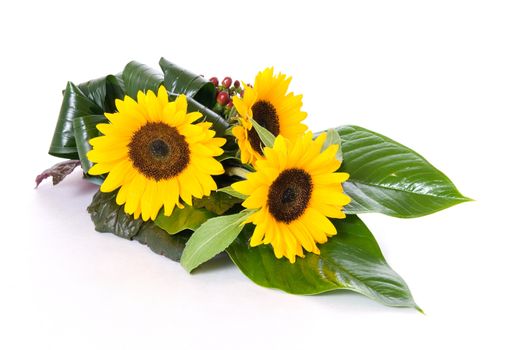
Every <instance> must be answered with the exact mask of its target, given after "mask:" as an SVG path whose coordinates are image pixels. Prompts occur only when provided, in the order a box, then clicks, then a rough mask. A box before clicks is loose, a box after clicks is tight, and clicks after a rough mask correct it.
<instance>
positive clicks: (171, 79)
mask: <svg viewBox="0 0 525 350" xmlns="http://www.w3.org/2000/svg"><path fill="white" fill-rule="evenodd" d="M159 65H160V67H161V69H162V71H163V72H164V86H165V87H166V89H167V90H168V91H169V92H170V93H172V94H184V95H186V96H189V97H191V98H193V99H194V100H195V101H197V102H199V103H201V104H202V105H203V106H205V107H207V108H210V109H211V108H212V107H213V106H214V105H215V86H214V85H213V84H212V83H211V82H209V81H208V80H206V79H204V78H203V77H202V76H200V75H197V74H194V73H192V72H190V71H188V70H186V69H183V68H181V67H179V66H177V65H176V64H174V63H172V62H170V61H168V60H167V59H165V58H164V57H162V58H161V59H160V62H159Z"/></svg>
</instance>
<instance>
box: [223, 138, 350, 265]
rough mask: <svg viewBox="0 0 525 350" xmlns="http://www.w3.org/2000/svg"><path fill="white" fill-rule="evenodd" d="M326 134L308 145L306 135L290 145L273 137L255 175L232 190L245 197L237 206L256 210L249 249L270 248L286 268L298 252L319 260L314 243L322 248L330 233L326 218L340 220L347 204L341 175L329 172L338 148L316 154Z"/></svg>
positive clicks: (332, 230) (344, 177)
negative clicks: (311, 254)
mask: <svg viewBox="0 0 525 350" xmlns="http://www.w3.org/2000/svg"><path fill="white" fill-rule="evenodd" d="M325 140H326V134H325V133H323V134H321V135H319V136H318V137H317V138H316V139H315V140H312V133H311V132H307V133H305V134H304V135H303V136H302V137H300V138H298V139H296V140H295V141H294V142H291V141H289V140H286V139H285V138H283V137H282V136H277V138H276V139H275V144H274V146H273V148H269V147H265V148H264V156H265V158H263V159H261V160H258V161H257V162H256V163H255V172H253V173H250V174H248V176H247V179H246V180H244V181H240V182H237V183H234V184H233V185H232V187H233V188H234V189H235V190H236V191H238V192H240V193H242V194H245V195H247V196H248V198H247V199H246V200H245V201H244V202H243V206H244V207H245V208H248V209H257V211H256V212H255V213H253V214H252V215H251V216H250V217H249V218H248V222H252V223H253V224H255V230H254V232H253V235H252V237H251V240H250V245H251V246H257V245H260V244H271V245H272V247H273V250H274V253H275V256H276V257H277V258H281V257H283V256H286V257H287V258H288V260H289V261H290V262H291V263H294V262H295V259H296V256H300V257H304V254H303V248H304V249H305V250H306V251H308V252H312V253H315V254H319V248H318V247H317V243H325V242H326V241H327V239H328V237H330V236H333V235H335V234H336V233H337V232H336V229H335V227H334V225H333V224H332V222H331V221H330V220H329V219H328V218H340V219H342V218H344V217H345V214H344V213H343V211H342V207H343V206H344V205H346V204H348V203H349V202H350V198H349V197H348V196H347V195H346V194H344V193H343V188H342V185H341V183H343V182H344V181H346V180H347V179H348V177H349V175H348V174H347V173H342V172H339V173H338V172H335V171H336V170H337V169H339V167H340V165H341V162H340V161H339V160H337V159H336V152H337V149H338V145H330V146H329V147H327V148H326V149H325V150H324V151H321V149H322V146H323V143H324V142H325Z"/></svg>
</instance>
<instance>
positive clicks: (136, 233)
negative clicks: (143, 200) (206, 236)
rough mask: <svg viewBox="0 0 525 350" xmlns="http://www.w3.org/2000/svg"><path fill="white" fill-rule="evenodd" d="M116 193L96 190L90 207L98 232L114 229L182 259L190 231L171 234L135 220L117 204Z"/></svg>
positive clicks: (151, 247) (159, 251)
mask: <svg viewBox="0 0 525 350" xmlns="http://www.w3.org/2000/svg"><path fill="white" fill-rule="evenodd" d="M116 195H117V192H116V191H115V192H111V193H103V192H100V191H99V192H97V193H96V194H95V196H94V197H93V201H92V202H91V204H90V205H89V207H88V212H89V213H90V214H91V220H92V221H93V223H94V224H95V229H96V230H97V231H99V232H111V233H113V234H115V235H117V236H119V237H122V238H125V239H129V240H136V241H138V242H140V243H142V244H145V245H147V246H148V247H149V248H150V249H151V250H152V251H153V252H155V253H157V254H161V255H164V256H166V257H167V258H169V259H171V260H175V261H179V260H180V257H181V255H182V251H183V250H184V246H185V244H186V241H187V240H188V238H189V234H188V233H179V234H178V235H175V236H171V235H169V234H168V233H166V232H165V231H164V230H162V229H161V228H160V227H158V226H156V225H155V224H154V223H153V222H151V221H148V222H144V221H143V220H141V219H140V218H139V219H137V220H134V219H133V217H132V216H131V215H128V214H126V213H125V212H124V207H123V206H119V205H117V203H116V201H115V199H116Z"/></svg>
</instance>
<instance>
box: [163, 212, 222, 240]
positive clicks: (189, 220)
mask: <svg viewBox="0 0 525 350" xmlns="http://www.w3.org/2000/svg"><path fill="white" fill-rule="evenodd" d="M214 216H215V214H214V213H212V212H211V211H209V210H207V209H204V208H196V207H195V206H185V207H184V208H182V209H181V208H175V209H174V210H173V213H172V214H171V215H170V216H165V215H164V214H159V216H158V217H157V218H156V219H155V224H156V225H157V226H159V227H160V228H162V229H163V230H164V231H166V232H168V233H169V234H170V235H174V234H176V233H179V232H182V231H184V230H192V231H195V230H196V229H197V228H198V227H199V226H200V225H201V224H203V223H204V222H206V220H208V219H210V218H212V217H214Z"/></svg>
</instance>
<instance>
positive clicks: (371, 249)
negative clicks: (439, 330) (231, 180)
mask: <svg viewBox="0 0 525 350" xmlns="http://www.w3.org/2000/svg"><path fill="white" fill-rule="evenodd" d="M334 225H335V227H336V228H337V232H338V233H337V235H336V236H334V237H332V238H330V239H329V240H328V242H327V243H325V244H323V245H321V246H320V250H321V254H320V255H316V254H313V253H306V256H305V258H298V259H297V261H296V262H295V263H294V264H291V263H290V262H288V260H287V259H285V258H282V259H277V258H276V257H275V255H274V253H273V250H272V248H271V247H270V246H269V245H263V246H257V247H250V244H249V239H250V236H251V233H252V231H253V227H250V226H251V225H250V226H245V228H244V230H243V232H242V233H241V234H240V235H239V237H238V238H237V239H236V240H235V241H234V242H233V243H232V244H231V245H230V246H229V247H228V248H227V250H226V251H227V252H228V254H229V256H230V257H231V259H232V260H233V262H234V263H235V264H236V265H237V266H238V267H239V268H240V269H241V271H242V272H243V273H244V274H245V275H246V276H247V277H249V278H250V279H251V280H252V281H254V282H255V283H257V284H259V285H261V286H264V287H269V288H278V289H281V290H284V291H286V292H288V293H292V294H305V295H310V294H319V293H323V292H327V291H331V290H336V289H348V290H351V291H354V292H357V293H360V294H363V295H365V296H367V297H369V298H371V299H373V300H376V301H378V302H380V303H383V304H385V305H388V306H396V307H413V308H416V309H418V310H419V308H418V306H417V305H416V303H415V302H414V299H413V298H412V295H411V293H410V290H409V289H408V286H407V284H406V283H405V281H403V279H402V278H401V277H400V276H399V275H398V274H397V273H396V272H395V271H394V270H392V268H391V267H390V266H389V265H388V264H387V262H386V261H385V258H384V257H383V254H382V253H381V250H380V248H379V246H378V244H377V242H376V240H375V239H374V236H373V235H372V233H371V232H370V231H369V230H368V228H367V227H366V226H365V224H364V223H363V222H362V221H361V220H359V218H358V217H357V216H355V215H351V216H348V217H347V218H346V219H344V220H335V221H334Z"/></svg>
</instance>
